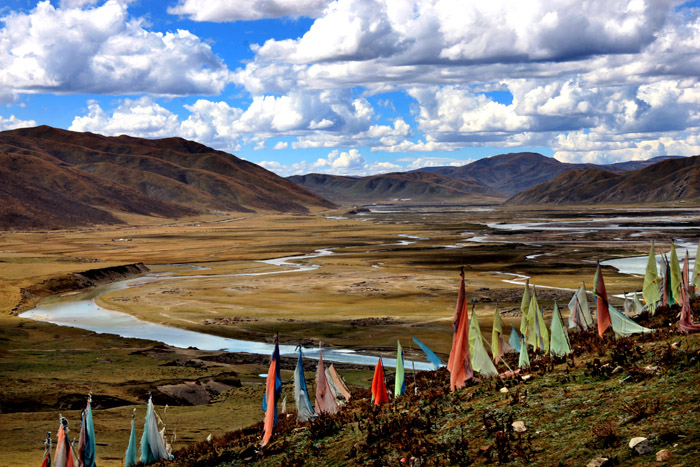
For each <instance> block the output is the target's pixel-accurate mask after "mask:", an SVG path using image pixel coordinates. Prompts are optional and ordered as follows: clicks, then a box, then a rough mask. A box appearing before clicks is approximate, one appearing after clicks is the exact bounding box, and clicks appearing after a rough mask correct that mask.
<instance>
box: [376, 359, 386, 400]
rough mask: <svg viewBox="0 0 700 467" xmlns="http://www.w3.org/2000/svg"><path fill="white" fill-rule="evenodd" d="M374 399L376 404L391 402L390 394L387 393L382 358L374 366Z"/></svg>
mask: <svg viewBox="0 0 700 467" xmlns="http://www.w3.org/2000/svg"><path fill="white" fill-rule="evenodd" d="M372 401H373V402H374V404H376V405H379V404H383V403H384V402H389V395H388V394H387V393H386V383H385V382H384V367H383V366H382V359H381V358H380V359H379V360H378V361H377V366H376V367H374V379H372Z"/></svg>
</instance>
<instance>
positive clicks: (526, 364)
mask: <svg viewBox="0 0 700 467" xmlns="http://www.w3.org/2000/svg"><path fill="white" fill-rule="evenodd" d="M518 367H519V368H520V369H522V370H524V369H526V368H530V357H529V356H528V355H527V343H526V342H524V341H523V342H521V343H520V359H519V360H518Z"/></svg>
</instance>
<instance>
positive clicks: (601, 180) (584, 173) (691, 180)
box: [506, 156, 700, 205]
mask: <svg viewBox="0 0 700 467" xmlns="http://www.w3.org/2000/svg"><path fill="white" fill-rule="evenodd" d="M681 199H683V200H694V199H700V156H694V157H684V158H674V159H667V160H662V161H661V162H658V163H656V164H654V165H650V166H648V167H645V168H643V169H639V170H634V171H631V172H626V173H623V174H613V173H611V172H607V171H604V170H599V169H586V170H572V171H569V172H566V173H564V174H562V175H560V176H558V177H556V178H554V179H553V180H550V181H548V182H545V183H541V184H539V185H536V186H534V187H532V188H530V189H529V190H525V191H523V192H521V193H518V194H517V195H515V196H513V197H511V198H510V199H508V201H507V202H506V203H507V204H518V205H527V204H576V203H583V202H586V203H642V202H663V201H676V200H681Z"/></svg>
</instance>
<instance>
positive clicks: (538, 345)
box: [525, 290, 549, 352]
mask: <svg viewBox="0 0 700 467" xmlns="http://www.w3.org/2000/svg"><path fill="white" fill-rule="evenodd" d="M527 319H528V331H527V334H526V336H525V337H526V338H527V343H528V344H530V345H531V346H533V347H534V348H535V349H543V350H544V351H545V352H549V333H548V332H547V325H546V324H545V322H544V317H543V316H542V309H541V308H540V304H539V303H538V302H537V292H536V291H534V290H533V293H532V298H531V299H530V308H529V310H528V318H527Z"/></svg>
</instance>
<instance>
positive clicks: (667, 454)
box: [656, 449, 671, 462]
mask: <svg viewBox="0 0 700 467" xmlns="http://www.w3.org/2000/svg"><path fill="white" fill-rule="evenodd" d="M670 460H671V451H669V450H668V449H662V450H661V451H659V452H657V453H656V462H668V461H670Z"/></svg>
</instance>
